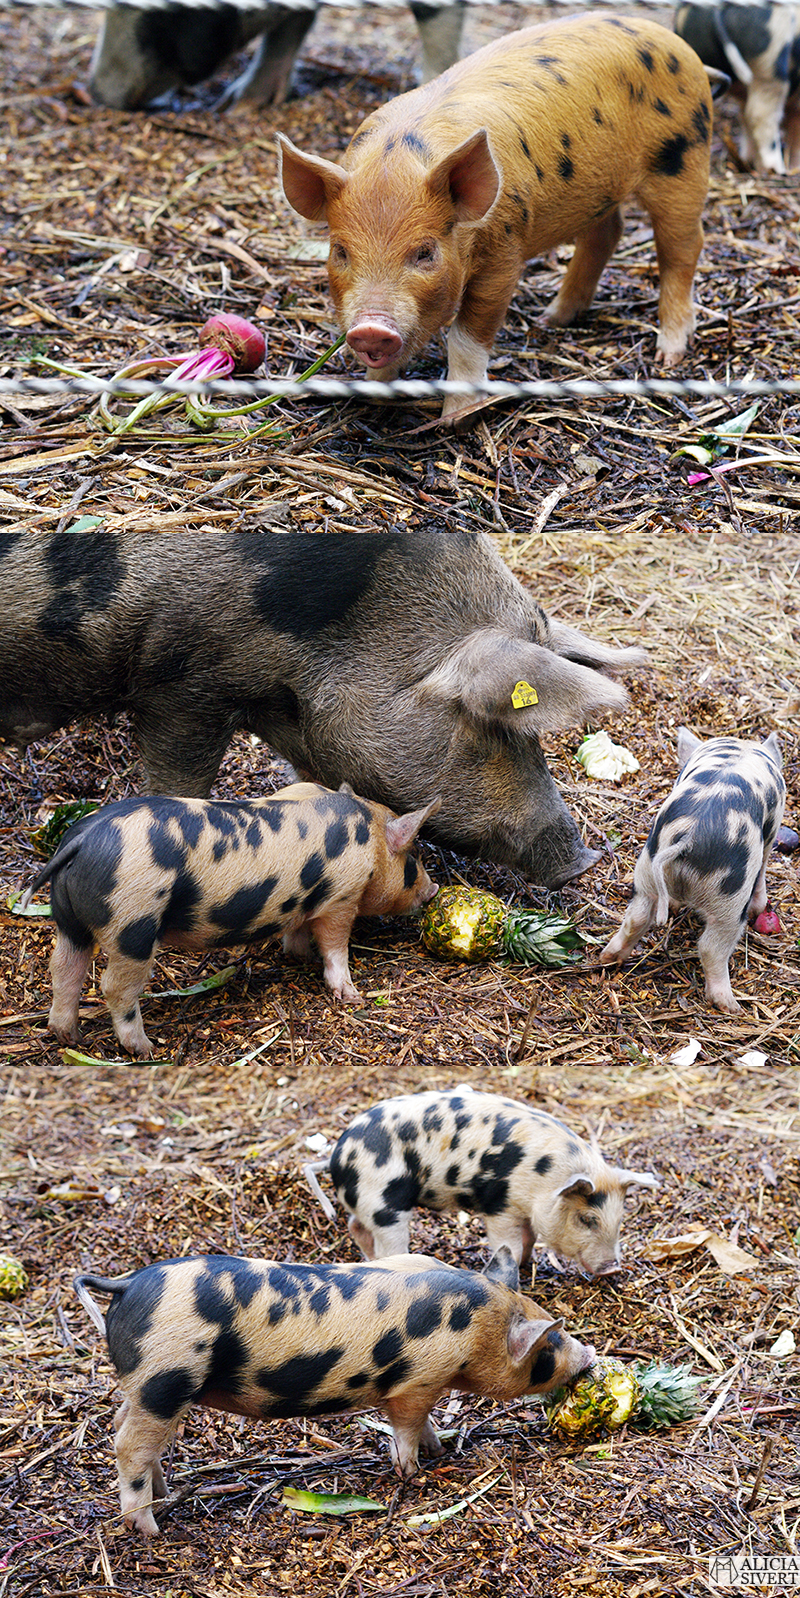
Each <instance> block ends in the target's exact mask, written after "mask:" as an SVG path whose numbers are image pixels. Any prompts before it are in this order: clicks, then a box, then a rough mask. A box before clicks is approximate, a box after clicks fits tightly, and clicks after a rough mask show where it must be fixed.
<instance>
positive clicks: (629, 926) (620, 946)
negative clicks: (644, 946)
mask: <svg viewBox="0 0 800 1598" xmlns="http://www.w3.org/2000/svg"><path fill="white" fill-rule="evenodd" d="M657 904H658V902H657V900H656V899H655V898H650V897H649V895H645V894H643V893H636V894H634V896H633V898H632V900H631V902H630V904H629V905H628V908H627V910H626V912H625V915H624V917H623V921H622V925H621V927H620V929H619V932H616V933H615V934H614V937H613V938H612V939H611V941H610V942H609V943H607V944H606V946H605V948H604V949H603V950H602V951H601V953H600V955H599V960H600V964H601V965H618V964H619V962H620V960H627V958H628V955H629V954H632V953H633V950H634V949H635V948H636V945H637V943H639V942H640V940H641V939H642V938H643V937H644V935H645V933H646V932H649V930H650V928H651V926H652V925H653V922H654V921H655V919H656V910H657Z"/></svg>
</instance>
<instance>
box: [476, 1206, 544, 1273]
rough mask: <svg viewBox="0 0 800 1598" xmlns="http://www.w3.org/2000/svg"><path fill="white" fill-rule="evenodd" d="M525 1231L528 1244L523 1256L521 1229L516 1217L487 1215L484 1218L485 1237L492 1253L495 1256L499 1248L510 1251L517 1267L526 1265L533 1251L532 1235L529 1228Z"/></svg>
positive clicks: (523, 1242) (523, 1243) (523, 1241)
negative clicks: (527, 1236) (528, 1239)
mask: <svg viewBox="0 0 800 1598" xmlns="http://www.w3.org/2000/svg"><path fill="white" fill-rule="evenodd" d="M527 1230H528V1235H529V1237H530V1243H529V1245H528V1252H527V1256H525V1240H524V1237H523V1228H522V1227H521V1226H520V1223H519V1221H518V1220H517V1219H516V1217H515V1216H513V1215H492V1216H488V1215H487V1217H486V1236H487V1238H488V1239H489V1247H490V1249H491V1251H492V1253H493V1254H496V1253H497V1250H498V1249H499V1248H507V1249H510V1251H511V1253H512V1254H513V1256H514V1259H515V1261H516V1263H517V1265H522V1264H524V1263H526V1259H527V1260H529V1259H530V1257H531V1253H532V1251H533V1234H532V1233H531V1229H530V1226H528V1227H527Z"/></svg>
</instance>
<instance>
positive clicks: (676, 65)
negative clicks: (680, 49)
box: [667, 55, 681, 77]
mask: <svg viewBox="0 0 800 1598" xmlns="http://www.w3.org/2000/svg"><path fill="white" fill-rule="evenodd" d="M680 70H681V64H680V61H679V60H678V57H677V56H676V55H668V56H667V71H668V72H671V73H672V76H673V77H676V76H677V74H678V73H679V72H680Z"/></svg>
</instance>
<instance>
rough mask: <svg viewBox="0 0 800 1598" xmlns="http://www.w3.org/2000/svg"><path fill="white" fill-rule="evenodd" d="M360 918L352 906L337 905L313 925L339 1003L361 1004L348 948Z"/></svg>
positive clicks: (331, 987)
mask: <svg viewBox="0 0 800 1598" xmlns="http://www.w3.org/2000/svg"><path fill="white" fill-rule="evenodd" d="M355 918H356V912H355V907H354V906H353V905H352V904H340V905H336V906H335V907H334V908H332V909H330V910H326V912H325V914H324V915H322V916H319V917H317V919H316V920H313V921H312V922H311V930H312V932H313V934H314V937H315V939H316V942H317V944H318V947H319V950H320V953H321V955H322V964H323V968H324V973H325V981H326V982H327V984H328V987H329V988H330V990H331V992H332V994H333V995H334V997H335V998H337V999H343V1000H346V1001H347V1003H348V1004H358V1003H359V1002H360V1000H361V994H360V993H359V991H358V988H356V987H354V986H353V980H352V977H351V976H350V966H349V964H348V958H347V954H348V944H349V941H350V933H351V932H352V930H353V922H354V921H355Z"/></svg>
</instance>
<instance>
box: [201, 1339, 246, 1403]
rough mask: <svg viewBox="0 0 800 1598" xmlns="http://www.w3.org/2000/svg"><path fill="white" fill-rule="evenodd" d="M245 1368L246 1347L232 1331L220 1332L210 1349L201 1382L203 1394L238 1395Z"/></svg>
mask: <svg viewBox="0 0 800 1598" xmlns="http://www.w3.org/2000/svg"><path fill="white" fill-rule="evenodd" d="M246 1367H247V1345H246V1343H245V1342H244V1339H243V1338H241V1337H240V1336H239V1333H238V1332H234V1331H233V1330H232V1329H231V1330H228V1331H224V1332H220V1333H219V1336H218V1337H215V1339H214V1343H213V1345H212V1349H211V1359H210V1361H209V1365H208V1370H207V1371H206V1375H205V1381H204V1382H203V1387H202V1391H201V1393H200V1400H201V1402H202V1398H203V1393H215V1392H216V1393H220V1392H222V1393H240V1392H241V1390H242V1387H243V1386H244V1381H243V1377H244V1372H245V1369H246Z"/></svg>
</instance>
